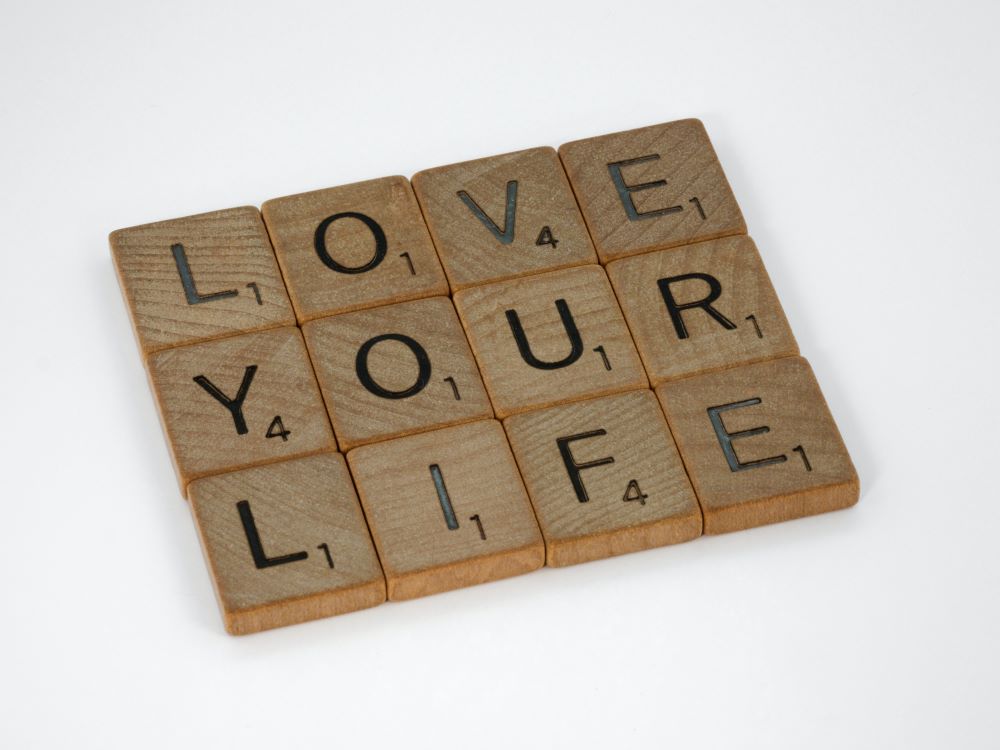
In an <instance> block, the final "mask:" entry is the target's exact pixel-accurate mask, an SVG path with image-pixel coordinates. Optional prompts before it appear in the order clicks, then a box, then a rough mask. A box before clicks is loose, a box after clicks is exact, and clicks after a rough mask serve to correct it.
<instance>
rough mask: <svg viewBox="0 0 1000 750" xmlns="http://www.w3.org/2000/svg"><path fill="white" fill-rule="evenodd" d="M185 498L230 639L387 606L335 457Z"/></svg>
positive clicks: (303, 461) (220, 480)
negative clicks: (193, 520) (233, 636)
mask: <svg viewBox="0 0 1000 750" xmlns="http://www.w3.org/2000/svg"><path fill="white" fill-rule="evenodd" d="M190 495H191V512H192V514H193V515H194V519H195V524H196V526H197V528H198V536H199V538H200V539H201V544H202V550H203V551H204V553H205V559H206V561H207V563H208V567H209V570H210V572H211V574H212V582H213V583H214V584H215V592H216V596H217V597H218V600H219V606H220V609H221V610H222V617H223V620H224V621H225V624H226V630H228V631H229V632H230V633H232V634H233V635H243V634H246V633H255V632H257V631H259V630H266V629H268V628H276V627H281V626H282V625H291V624H293V623H297V622H305V621H306V620H315V619H317V618H320V617H329V616H331V615H339V614H343V613H345V612H353V611H355V610H358V609H364V608H366V607H374V606H375V605H377V604H381V603H382V602H384V601H385V579H384V578H383V577H382V568H381V566H380V565H379V563H378V558H377V557H376V556H375V549H374V547H373V546H372V541H371V537H370V535H369V533H368V526H367V524H366V523H365V519H364V516H363V515H362V513H361V506H360V505H359V504H358V497H357V495H356V494H355V492H354V485H353V484H352V482H351V477H350V474H348V472H347V466H346V465H345V463H344V458H343V456H341V455H340V454H339V453H323V454H320V455H316V456H310V457H308V458H300V459H293V460H291V461H282V462H281V463H277V464H270V465H268V466H258V467H254V468H251V469H244V470H242V471H236V472H231V473H227V474H219V475H217V476H213V477H207V478H205V479H198V480H196V481H194V482H192V483H191V487H190ZM321 545H324V546H321Z"/></svg>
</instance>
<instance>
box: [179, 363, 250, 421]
mask: <svg viewBox="0 0 1000 750" xmlns="http://www.w3.org/2000/svg"><path fill="white" fill-rule="evenodd" d="M256 373H257V365H247V369H246V370H244V371H243V382H242V383H240V389H239V390H238V391H237V392H236V398H229V396H227V395H226V394H225V393H223V392H222V391H220V390H219V388H218V386H216V385H215V383H213V382H212V381H211V380H209V379H208V378H206V377H205V376H204V375H196V376H195V378H194V382H196V383H197V384H198V385H200V386H201V387H202V388H204V389H205V390H206V391H208V393H209V394H210V395H211V396H212V398H214V399H215V400H216V401H218V402H219V403H220V404H222V405H223V406H225V407H226V408H227V409H228V410H229V413H230V414H231V415H232V417H233V423H234V424H235V425H236V434H237V435H246V434H247V421H246V419H244V418H243V402H244V401H246V400H247V391H249V390H250V383H252V382H253V376H254V375H255V374H256Z"/></svg>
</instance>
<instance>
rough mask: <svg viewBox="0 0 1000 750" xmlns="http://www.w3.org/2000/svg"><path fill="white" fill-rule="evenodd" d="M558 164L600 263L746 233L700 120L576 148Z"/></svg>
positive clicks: (566, 150) (564, 151) (568, 147)
mask: <svg viewBox="0 0 1000 750" xmlns="http://www.w3.org/2000/svg"><path fill="white" fill-rule="evenodd" d="M559 156H560V157H562V161H563V164H564V165H565V166H566V173H567V174H568V175H569V181H570V183H571V184H572V185H573V192H574V193H576V198H577V200H578V201H579V202H580V209H581V210H582V211H583V217H584V218H585V219H586V221H587V226H588V227H589V228H590V234H591V236H592V237H593V238H594V245H595V246H596V248H597V254H598V256H600V258H601V262H602V263H607V262H608V261H611V260H614V259H615V258H623V257H625V256H626V255H635V254H637V253H643V252H647V251H649V250H655V249H662V248H666V247H676V246H677V245H687V244H689V243H692V242H699V241H701V240H710V239H715V238H716V237H726V236H728V235H731V234H745V233H746V224H744V223H743V215H742V214H741V213H740V207H739V206H738V205H737V203H736V198H734V197H733V192H732V190H731V189H730V187H729V181H728V180H727V179H726V175H725V173H724V172H723V171H722V165H721V164H719V159H718V157H717V156H716V155H715V149H714V148H712V142H711V141H710V140H709V139H708V133H706V132H705V126H704V125H702V124H701V121H700V120H678V121H677V122H668V123H665V124H663V125H652V126H650V127H647V128H639V129H638V130H627V131H625V132H622V133H611V134H610V135H601V136H597V137H596V138H587V139H585V140H582V141H573V142H572V143H566V144H563V145H562V146H561V147H560V148H559Z"/></svg>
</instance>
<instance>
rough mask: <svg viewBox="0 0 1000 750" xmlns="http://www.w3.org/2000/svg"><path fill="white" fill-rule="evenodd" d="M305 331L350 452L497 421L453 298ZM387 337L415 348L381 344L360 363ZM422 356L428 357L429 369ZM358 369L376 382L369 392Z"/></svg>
mask: <svg viewBox="0 0 1000 750" xmlns="http://www.w3.org/2000/svg"><path fill="white" fill-rule="evenodd" d="M303 333H304V334H305V339H306V345H307V347H308V349H309V354H310V356H311V358H312V362H313V365H314V366H315V369H316V375H317V377H318V378H319V384H320V387H321V389H322V392H323V399H324V401H325V402H326V406H327V409H328V411H329V413H330V419H331V421H332V422H333V429H334V432H335V433H336V435H337V440H338V442H339V443H340V445H341V447H342V449H344V450H348V449H350V448H354V447H357V446H359V445H363V444H365V443H370V442H372V441H375V440H384V439H387V438H392V437H400V436H402V435H407V434H411V433H414V432H421V431H424V430H429V429H433V428H436V427H444V426H447V425H452V424H458V423H461V422H469V421H472V420H475V419H484V418H490V417H492V416H493V409H492V407H491V406H490V400H489V397H488V396H487V395H486V389H485V388H484V387H483V382H482V380H481V379H480V377H479V370H478V368H477V367H476V363H475V360H474V359H473V357H472V351H471V350H470V349H469V343H468V341H466V338H465V332H464V331H463V330H462V324H461V323H460V322H459V320H458V315H456V314H455V308H454V307H453V306H452V303H451V300H450V299H448V298H447V297H433V298H430V299H422V300H415V301H412V302H402V303H399V304H396V305H389V306H386V307H378V308H374V309H371V310H361V311H359V312H353V313H345V314H343V315H335V316H333V317H330V318H322V319H320V320H314V321H312V322H310V323H307V324H306V325H305V326H304V327H303ZM387 334H388V335H393V336H404V337H406V338H408V339H410V341H411V342H412V343H404V341H401V340H399V339H398V338H397V339H383V340H381V341H378V342H376V343H374V344H372V345H371V346H369V347H368V348H367V349H366V353H365V354H364V356H362V358H361V359H362V361H361V362H359V352H361V351H362V350H363V349H364V347H366V344H367V343H368V342H370V341H371V340H372V339H375V338H377V337H381V336H385V335H387ZM413 347H417V348H413ZM421 354H422V355H423V356H426V361H424V362H423V366H421V360H420V359H418V356H420V355H421ZM359 365H360V366H361V368H362V370H361V371H362V374H364V373H367V376H368V377H369V378H370V379H371V383H369V386H368V387H366V385H365V384H363V382H362V380H361V377H360V376H359V369H358V368H359ZM379 389H382V391H384V393H383V395H379ZM411 392H412V395H406V396H402V397H390V396H391V394H394V395H395V396H400V395H401V394H406V393H411Z"/></svg>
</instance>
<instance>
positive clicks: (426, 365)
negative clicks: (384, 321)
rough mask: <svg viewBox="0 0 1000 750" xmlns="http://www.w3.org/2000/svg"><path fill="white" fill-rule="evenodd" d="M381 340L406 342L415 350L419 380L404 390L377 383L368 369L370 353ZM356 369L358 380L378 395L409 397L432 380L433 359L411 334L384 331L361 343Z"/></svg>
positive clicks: (411, 349)
mask: <svg viewBox="0 0 1000 750" xmlns="http://www.w3.org/2000/svg"><path fill="white" fill-rule="evenodd" d="M380 341H398V342H400V343H401V344H406V346H408V347H410V351H412V352H413V356H414V357H416V358H417V367H418V368H419V371H418V373H417V381H416V382H415V383H414V384H413V385H411V386H410V387H409V388H406V389H404V390H402V391H390V390H389V389H388V388H383V387H382V386H380V385H379V384H378V383H376V382H375V379H374V378H373V377H372V375H371V373H370V372H369V371H368V353H369V352H370V351H371V350H372V348H374V346H375V345H376V344H377V343H379V342H380ZM354 371H355V372H356V373H357V374H358V380H360V381H361V385H363V386H364V387H365V388H367V389H368V390H369V391H370V392H371V393H374V394H375V395H376V396H381V397H382V398H409V397H410V396H415V395H416V394H418V393H420V391H422V390H423V389H424V388H425V387H426V386H427V383H428V382H430V379H431V360H430V357H428V356H427V352H426V351H425V350H424V347H422V346H421V345H420V344H419V343H417V342H416V341H414V340H413V339H411V338H410V337H409V336H404V335H403V334H401V333H383V334H382V335H381V336H375V337H374V338H370V339H368V340H367V341H366V342H365V343H363V344H362V345H361V348H360V349H358V354H357V356H356V357H355V358H354Z"/></svg>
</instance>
